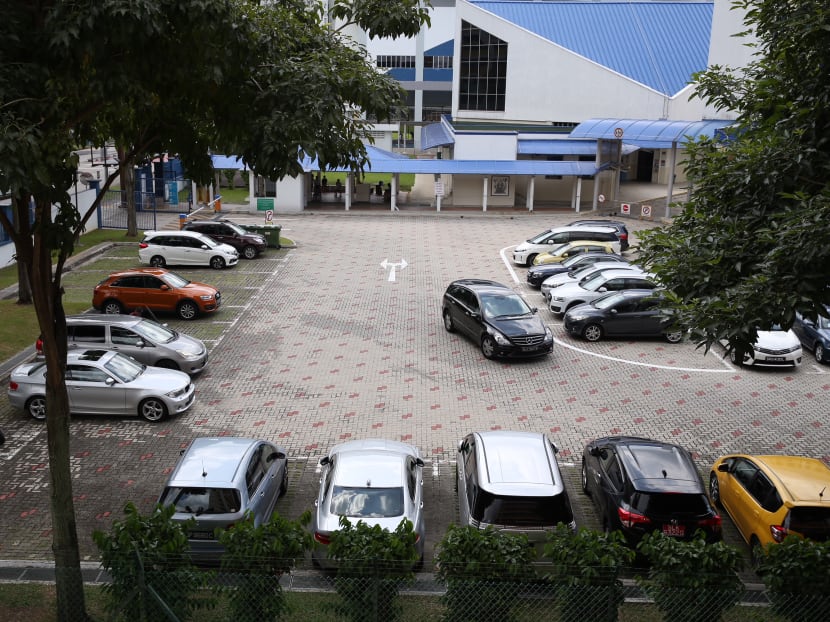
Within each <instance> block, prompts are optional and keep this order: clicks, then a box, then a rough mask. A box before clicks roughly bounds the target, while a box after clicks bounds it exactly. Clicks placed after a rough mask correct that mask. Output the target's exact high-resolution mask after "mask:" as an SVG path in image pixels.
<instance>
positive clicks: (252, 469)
mask: <svg viewBox="0 0 830 622" xmlns="http://www.w3.org/2000/svg"><path fill="white" fill-rule="evenodd" d="M263 447H264V445H260V446H259V447H258V448H257V450H256V451H255V452H254V454H253V455H252V456H251V461H250V462H249V463H248V469H247V471H246V473H245V483H246V484H247V486H248V496H249V497H253V496H254V493H255V492H256V489H257V488H259V484H260V482H261V481H262V478H263V477H265V471H263V469H262V460H261V458H262V449H263Z"/></svg>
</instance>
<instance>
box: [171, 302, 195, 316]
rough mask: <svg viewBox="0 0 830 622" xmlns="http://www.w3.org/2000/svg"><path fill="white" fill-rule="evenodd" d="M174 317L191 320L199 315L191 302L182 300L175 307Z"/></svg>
mask: <svg viewBox="0 0 830 622" xmlns="http://www.w3.org/2000/svg"><path fill="white" fill-rule="evenodd" d="M176 315H178V316H179V318H180V319H182V320H193V319H195V318H196V316H197V315H199V307H198V305H197V304H196V303H195V302H193V301H192V300H182V301H181V302H180V303H179V305H178V306H177V307H176Z"/></svg>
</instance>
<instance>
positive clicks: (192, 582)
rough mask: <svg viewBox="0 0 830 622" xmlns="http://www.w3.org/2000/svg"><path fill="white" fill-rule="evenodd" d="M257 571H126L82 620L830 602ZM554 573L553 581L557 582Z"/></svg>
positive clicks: (579, 615)
mask: <svg viewBox="0 0 830 622" xmlns="http://www.w3.org/2000/svg"><path fill="white" fill-rule="evenodd" d="M267 565H268V563H267V562H265V563H261V560H256V559H252V560H251V563H250V564H249V565H248V566H247V567H245V568H242V569H240V570H238V571H235V572H228V571H226V570H223V569H221V568H214V569H195V568H193V567H190V566H188V565H186V564H181V563H179V562H175V563H170V564H169V565H168V564H165V563H159V562H158V560H156V562H155V563H154V564H152V565H150V566H149V567H146V568H145V567H143V565H142V564H141V563H140V561H136V566H135V567H134V568H132V569H130V570H129V571H128V573H127V575H126V576H125V575H124V574H123V568H122V576H121V578H120V579H115V580H113V581H112V582H109V583H103V584H99V585H96V586H92V587H90V586H88V587H87V590H86V600H87V603H86V604H87V610H88V611H89V613H90V616H91V618H92V619H96V620H104V619H107V620H129V621H130V622H134V621H144V620H152V621H153V622H162V621H163V620H182V621H184V620H198V621H199V622H213V621H224V620H233V621H234V622H245V621H247V620H251V621H254V620H256V621H257V622H261V621H262V620H297V621H303V622H308V621H314V620H321V621H322V620H349V621H355V622H357V621H360V622H375V621H378V622H392V621H395V620H401V621H409V620H413V621H414V620H418V621H425V620H427V621H429V620H436V621H439V620H449V621H453V622H456V621H457V622H465V621H469V622H474V621H476V622H477V621H481V622H484V621H487V622H492V621H496V620H498V621H508V620H513V621H516V622H524V621H528V622H531V621H532V622H540V621H542V620H551V621H559V620H563V621H564V620H568V621H581V620H590V621H592V622H598V621H603V620H609V621H613V620H623V621H634V620H636V621H638V622H640V621H642V622H649V621H652V620H653V621H659V620H666V621H670V622H697V621H700V622H703V621H706V622H710V621H713V620H727V621H733V620H734V621H738V620H740V621H741V622H747V621H767V620H768V621H783V620H793V621H798V622H801V621H805V622H806V621H807V620H810V621H811V622H815V621H818V620H828V619H830V594H826V593H824V594H808V593H804V591H805V590H804V587H805V586H793V588H792V589H793V590H801V592H800V593H795V592H792V593H770V592H768V591H765V590H764V589H763V586H747V587H746V589H745V590H744V591H743V592H740V591H738V592H736V591H721V590H719V589H694V590H691V589H673V588H671V587H665V586H663V587H661V586H655V585H654V584H650V583H649V582H648V579H647V570H645V569H636V568H632V569H627V570H625V571H624V572H623V573H622V576H621V577H620V578H619V579H614V578H613V577H612V578H611V580H610V581H609V580H608V577H607V574H606V575H604V576H605V579H604V580H602V581H598V582H597V583H596V584H580V583H577V584H573V585H568V584H567V583H563V582H558V583H557V582H555V581H552V580H550V579H547V578H546V576H545V575H546V574H548V572H547V571H548V570H549V569H547V567H546V566H544V565H538V566H535V571H536V572H535V575H534V576H532V577H529V578H524V579H522V580H517V581H514V580H509V579H505V580H493V579H492V578H488V579H478V578H476V576H475V574H474V573H473V574H466V575H465V574H458V575H456V576H453V577H452V578H448V579H447V580H446V581H442V580H439V579H438V578H437V576H436V574H433V573H431V572H420V573H412V574H411V576H409V577H405V578H396V575H397V574H400V573H399V572H395V571H390V570H389V569H386V568H384V564H383V563H382V562H378V563H373V564H372V566H371V567H372V571H371V572H370V573H368V574H367V573H366V571H363V572H361V573H360V574H359V575H348V574H344V573H342V572H341V573H338V572H336V571H328V572H324V571H321V570H319V569H317V568H315V567H313V566H312V564H311V563H309V562H306V561H300V562H296V563H292V564H291V566H292V568H293V569H292V570H291V571H290V572H288V573H285V574H282V575H275V574H273V573H263V572H258V571H257V568H261V567H263V566H267ZM557 570H558V572H557V573H556V575H557V576H559V577H562V576H564V575H565V574H567V573H563V572H561V570H562V569H561V568H559V569H557ZM488 572H490V571H489V570H488ZM573 574H574V576H576V575H577V574H578V573H576V572H574V573H573ZM505 576H506V575H505ZM599 576H603V573H601V572H600V573H599ZM560 581H561V579H560Z"/></svg>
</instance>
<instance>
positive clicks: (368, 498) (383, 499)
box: [331, 486, 403, 518]
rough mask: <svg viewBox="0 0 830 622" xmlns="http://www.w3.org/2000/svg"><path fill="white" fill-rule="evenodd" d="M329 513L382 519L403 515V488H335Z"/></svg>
mask: <svg viewBox="0 0 830 622" xmlns="http://www.w3.org/2000/svg"><path fill="white" fill-rule="evenodd" d="M331 513H332V514H336V515H338V516H349V517H354V518H360V517H363V518H384V517H391V516H400V515H401V514H403V488H402V487H396V488H353V487H350V486H335V487H334V490H333V492H332V494H331Z"/></svg>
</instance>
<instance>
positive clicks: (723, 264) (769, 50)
mask: <svg viewBox="0 0 830 622" xmlns="http://www.w3.org/2000/svg"><path fill="white" fill-rule="evenodd" d="M735 6H736V7H737V8H740V9H742V10H744V11H746V19H745V24H746V26H747V28H748V29H750V30H753V31H754V32H755V35H756V37H757V44H756V45H757V49H756V55H755V59H754V61H753V62H752V63H751V64H750V65H749V66H748V67H747V68H745V69H744V70H736V69H731V68H728V67H720V66H713V67H710V68H709V69H708V70H707V71H705V72H703V73H701V74H699V75H697V76H696V85H697V86H696V94H697V95H698V96H699V97H701V98H702V99H703V100H705V101H706V102H708V103H709V104H712V105H715V106H716V107H718V108H720V109H725V110H732V111H735V112H736V113H737V115H738V118H737V121H736V123H735V125H734V127H733V128H731V130H730V132H729V136H728V139H727V140H700V141H698V142H697V143H694V144H690V145H689V150H688V153H689V160H688V165H687V171H688V176H689V180H690V182H691V185H692V189H691V193H690V199H689V201H688V203H687V204H685V205H684V206H683V212H682V214H681V215H680V216H679V217H678V218H675V219H674V221H673V222H672V223H671V224H670V225H669V226H667V227H665V228H663V229H657V230H654V231H653V232H651V233H649V234H646V235H644V236H643V245H642V259H643V260H644V262H645V263H647V264H648V265H650V266H651V268H652V269H653V270H654V272H655V273H657V274H658V276H659V277H660V279H661V280H662V282H663V283H664V284H665V285H666V287H667V288H669V289H670V290H671V291H672V292H673V296H672V297H670V302H671V305H672V307H673V308H675V309H676V310H677V314H678V318H679V320H680V321H681V322H682V323H683V324H685V325H687V326H689V327H691V328H692V329H693V330H694V331H695V333H696V337H697V340H698V341H699V343H701V344H703V345H705V346H706V347H707V348H708V347H709V346H710V345H712V344H713V343H714V342H715V341H718V340H726V341H728V342H729V347H730V348H733V347H734V348H735V349H736V350H737V351H738V353H742V352H745V351H748V350H749V349H750V348H751V347H752V346H751V344H752V343H754V341H755V339H756V337H757V331H758V330H759V329H761V330H769V329H770V327H771V326H772V325H775V324H779V325H781V326H782V327H784V328H789V327H790V326H791V325H792V323H793V320H794V317H795V313H796V312H800V313H802V314H803V315H805V316H807V317H810V318H813V319H815V318H816V316H817V315H824V316H827V315H828V311H827V310H826V307H825V305H827V304H828V303H830V273H828V271H827V266H828V265H830V174H828V173H830V113H828V110H830V108H828V102H830V79H828V70H827V68H828V67H830V10H828V7H827V4H826V3H825V2H821V1H820V0H792V1H789V2H784V3H782V2H776V1H775V0H740V1H739V2H736V3H735Z"/></svg>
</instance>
